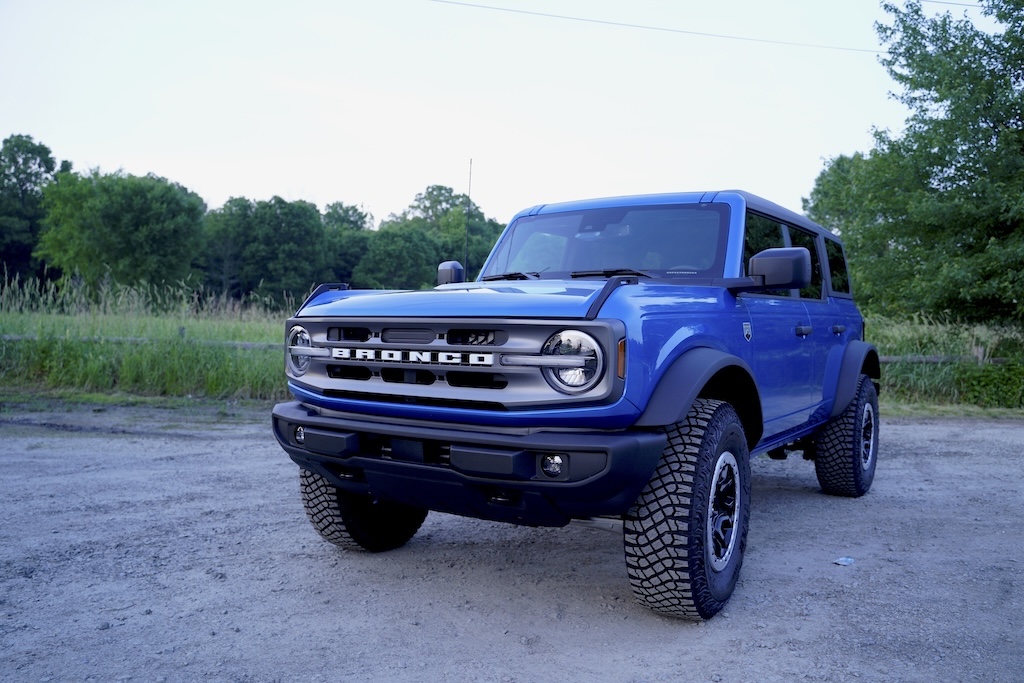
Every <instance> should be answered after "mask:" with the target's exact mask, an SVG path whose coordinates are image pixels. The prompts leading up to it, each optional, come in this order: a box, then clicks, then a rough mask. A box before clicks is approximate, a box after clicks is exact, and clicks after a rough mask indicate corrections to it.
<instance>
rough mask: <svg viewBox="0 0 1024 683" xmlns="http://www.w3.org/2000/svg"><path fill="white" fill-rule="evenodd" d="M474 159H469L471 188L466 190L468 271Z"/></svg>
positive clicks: (467, 263)
mask: <svg viewBox="0 0 1024 683" xmlns="http://www.w3.org/2000/svg"><path fill="white" fill-rule="evenodd" d="M472 196H473V159H472V157H470V159H469V188H468V189H467V190H466V221H465V223H466V253H465V256H466V257H465V259H464V262H465V264H466V272H467V273H468V272H469V207H470V206H472V204H473V200H472Z"/></svg>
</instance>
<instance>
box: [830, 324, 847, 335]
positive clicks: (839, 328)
mask: <svg viewBox="0 0 1024 683" xmlns="http://www.w3.org/2000/svg"><path fill="white" fill-rule="evenodd" d="M843 332H846V325H833V326H832V334H842V333H843Z"/></svg>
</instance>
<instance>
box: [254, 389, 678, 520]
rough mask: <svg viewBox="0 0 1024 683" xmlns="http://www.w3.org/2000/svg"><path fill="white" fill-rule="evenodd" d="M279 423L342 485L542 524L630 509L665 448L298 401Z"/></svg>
mask: <svg viewBox="0 0 1024 683" xmlns="http://www.w3.org/2000/svg"><path fill="white" fill-rule="evenodd" d="M273 427H274V435H275V436H276V437H277V440H278V443H280V444H281V447H282V448H284V450H285V451H286V452H287V453H288V455H289V456H291V458H292V460H294V461H295V462H296V463H297V464H298V465H299V466H300V467H303V468H305V469H308V470H311V471H314V472H317V473H319V474H321V475H322V476H324V477H326V478H327V479H328V480H329V481H330V482H331V483H332V484H333V485H334V486H336V487H338V488H339V489H342V490H345V491H350V492H353V493H365V494H370V495H372V496H375V497H377V498H381V499H388V500H393V501H396V502H402V503H407V504H410V505H416V506H419V507H423V508H427V509H430V510H438V511H441V512H450V513H453V514H458V515H466V516H469V517H478V518H481V519H491V520H496V521H502V522H512V523H516V524H527V525H533V526H563V525H565V524H568V523H569V521H570V520H572V519H581V518H587V517H597V516H603V515H616V516H617V515H621V514H624V513H625V512H626V511H627V510H628V509H629V507H630V506H631V505H632V504H633V501H635V500H636V497H637V496H638V495H639V494H640V491H641V489H643V487H644V485H645V484H646V483H647V482H648V480H650V478H651V475H652V474H653V472H654V469H655V467H657V464H658V461H659V459H660V458H661V453H662V450H663V449H664V446H665V435H664V434H662V433H660V432H657V431H640V430H637V431H615V432H594V431H586V432H580V431H572V432H557V431H533V430H527V429H519V430H509V429H506V430H500V431H495V430H491V431H478V430H477V429H481V428H476V429H473V430H467V429H465V428H463V427H461V426H449V425H445V426H431V425H429V424H425V423H421V422H404V423H396V422H376V421H372V420H369V419H365V418H360V417H358V416H351V415H346V416H334V415H332V416H324V415H321V414H320V413H319V412H318V411H316V410H315V409H313V408H310V407H308V406H306V405H304V404H302V403H300V402H298V401H289V402H287V403H280V404H278V405H276V406H275V407H274V410H273ZM300 427H301V430H300V429H299V428H300ZM297 432H299V433H300V435H301V441H300V440H299V439H298V438H297ZM547 455H558V456H560V457H561V458H562V461H563V463H564V465H565V466H564V467H563V471H562V473H561V474H559V475H558V476H557V477H550V476H548V475H547V474H545V473H544V472H543V471H542V470H541V467H540V464H541V460H542V459H543V458H544V456H547Z"/></svg>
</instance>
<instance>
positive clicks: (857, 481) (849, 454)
mask: <svg viewBox="0 0 1024 683" xmlns="http://www.w3.org/2000/svg"><path fill="white" fill-rule="evenodd" d="M878 426H879V424H878V393H877V392H876V391H875V385H874V383H873V382H872V381H871V378H870V377H868V376H867V375H861V376H860V382H859V384H858V385H857V395H856V396H855V397H854V399H853V401H851V402H850V405H849V406H847V408H846V410H844V411H843V413H842V414H841V415H839V416H837V417H836V418H834V419H833V420H832V421H831V422H829V423H828V424H827V425H825V426H824V427H823V428H822V430H821V432H820V433H819V434H818V435H816V436H815V439H814V442H815V459H814V471H815V473H816V474H817V475H818V484H820V485H821V490H822V491H824V492H825V493H828V494H830V495H833V496H847V497H850V498H858V497H860V496H863V495H864V494H865V493H867V492H868V489H870V488H871V482H872V481H874V479H875V465H876V464H877V463H878Z"/></svg>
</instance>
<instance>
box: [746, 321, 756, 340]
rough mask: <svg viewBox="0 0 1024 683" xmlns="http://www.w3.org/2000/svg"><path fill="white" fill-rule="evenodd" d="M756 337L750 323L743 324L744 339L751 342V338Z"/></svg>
mask: <svg viewBox="0 0 1024 683" xmlns="http://www.w3.org/2000/svg"><path fill="white" fill-rule="evenodd" d="M752 336H754V335H753V333H752V332H751V330H750V323H743V338H744V339H746V340H747V341H750V338H751V337H752Z"/></svg>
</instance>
